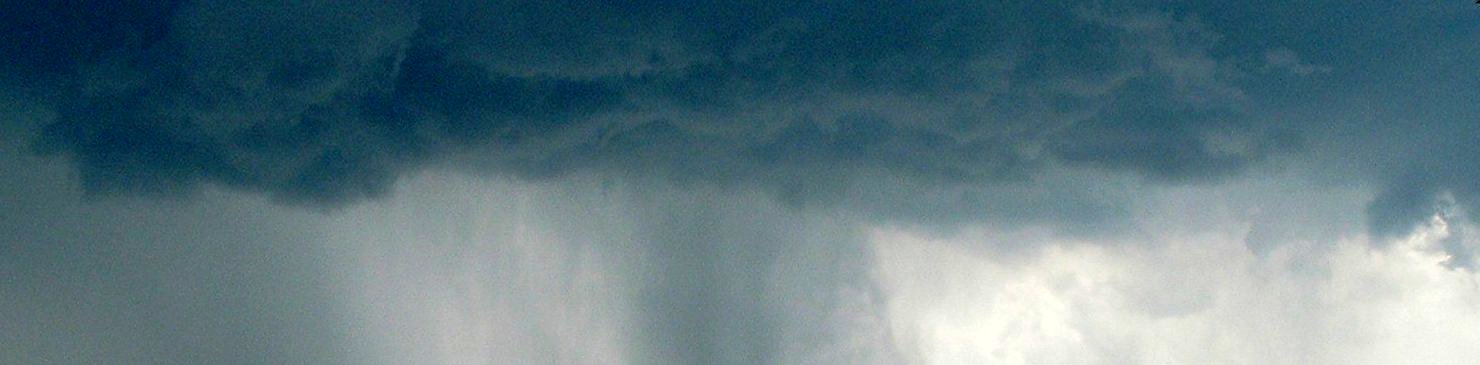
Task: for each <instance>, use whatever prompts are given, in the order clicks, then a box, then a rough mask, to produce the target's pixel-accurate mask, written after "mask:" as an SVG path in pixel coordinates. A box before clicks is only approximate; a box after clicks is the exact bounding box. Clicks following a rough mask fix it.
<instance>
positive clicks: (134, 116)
mask: <svg viewBox="0 0 1480 365" xmlns="http://www.w3.org/2000/svg"><path fill="white" fill-rule="evenodd" d="M120 9H127V10H118V11H109V12H102V13H100V14H98V15H93V16H90V17H81V16H59V17H54V18H56V19H55V21H56V22H57V23H58V24H46V25H41V24H28V23H20V24H18V25H15V26H16V27H20V28H22V29H19V30H20V31H25V32H29V34H32V35H33V36H32V37H31V38H27V39H40V40H44V41H45V42H47V43H64V44H65V43H74V44H76V47H58V48H56V49H34V50H33V48H34V47H30V46H29V43H26V44H14V45H9V47H11V48H16V49H23V50H26V51H24V52H19V53H16V54H14V55H12V56H10V57H12V58H15V59H16V61H17V62H15V63H16V64H18V65H21V71H22V72H19V73H18V74H22V75H26V76H28V77H32V76H34V75H41V76H34V77H38V78H39V77H43V76H44V77H46V78H45V80H47V82H44V83H40V84H37V83H29V84H28V83H24V82H22V83H19V84H20V85H23V86H31V87H30V88H28V89H27V90H31V91H32V92H35V93H40V94H42V95H44V96H45V97H44V98H43V99H45V100H47V102H48V103H47V104H46V105H48V106H49V107H50V108H51V109H53V110H55V114H56V118H55V120H54V121H52V122H51V123H49V124H47V125H46V126H45V127H44V128H43V129H42V130H41V131H40V132H39V137H38V139H37V146H38V149H39V150H40V151H43V152H44V153H47V154H52V155H60V156H65V158H67V159H68V160H70V161H71V162H72V164H73V165H74V166H76V167H77V168H78V170H79V171H80V172H81V174H80V175H81V178H82V179H83V181H84V182H85V186H86V187H87V188H88V189H89V190H90V191H94V192H115V193H116V192H149V193H176V192H182V191H183V192H188V191H192V190H195V189H197V188H198V187H199V186H201V185H203V184H204V185H216V186H226V187H231V188H234V189H241V190H247V191H257V192H263V193H266V194H268V195H271V196H273V197H276V198H278V199H280V200H282V201H287V202H293V203H300V204H316V205H328V206H341V205H343V204H345V203H350V202H355V201H359V200H363V199H366V198H372V197H378V196H382V195H385V194H388V193H389V192H390V190H391V187H392V186H393V185H394V181H396V180H397V179H398V178H400V177H402V176H405V175H407V174H412V173H416V172H417V171H421V170H424V169H427V168H432V167H439V168H440V167H449V166H450V167H452V168H455V169H465V170H471V171H477V172H491V173H495V174H512V175H517V176H525V177H535V178H538V177H549V176H559V175H563V174H568V173H571V172H573V171H602V172H604V173H609V174H616V175H638V176H644V177H648V176H659V177H662V178H665V179H670V180H677V181H690V182H703V183H717V184H720V185H735V184H739V185H742V186H746V185H749V186H762V187H763V188H764V190H769V191H772V192H773V194H777V196H779V197H781V198H782V199H784V200H790V201H795V202H802V203H807V202H811V203H816V202H821V203H824V204H838V203H839V202H837V201H836V198H834V197H839V196H843V197H846V196H850V194H848V193H846V191H847V189H848V186H849V185H851V184H855V183H867V181H878V180H877V179H881V178H882V179H901V180H903V181H905V182H906V184H909V185H915V186H919V188H917V189H901V190H900V191H898V192H891V195H896V196H897V197H894V198H893V199H895V200H909V199H910V198H909V197H911V196H912V195H914V194H920V192H919V191H917V190H931V189H957V188H958V187H969V188H970V189H972V190H978V192H973V193H972V194H975V195H978V196H980V195H982V194H988V193H986V192H979V191H980V190H984V189H992V188H995V187H997V186H1008V185H1011V184H1034V183H1036V182H1035V181H1034V180H1033V179H1034V176H1035V175H1037V174H1039V172H1040V171H1042V170H1043V169H1044V168H1045V167H1046V166H1054V165H1067V166H1072V167H1088V168H1097V169H1104V170H1107V171H1112V172H1113V171H1129V172H1132V173H1134V174H1137V175H1142V176H1146V177H1148V178H1151V179H1155V180H1170V181H1189V180H1191V181H1202V180H1209V179H1218V178H1222V177H1226V176H1228V175H1231V174H1236V173H1237V172H1239V171H1242V170H1244V169H1245V168H1247V167H1248V166H1249V165H1250V164H1253V163H1257V162H1259V161H1263V160H1266V159H1267V158H1268V156H1270V155H1272V154H1277V153H1281V152H1288V151H1292V150H1294V149H1297V148H1298V147H1299V146H1300V143H1299V138H1298V136H1296V135H1295V134H1292V133H1289V132H1287V131H1283V130H1282V129H1281V128H1280V127H1279V126H1277V125H1273V124H1269V123H1266V122H1263V121H1262V120H1261V119H1257V118H1251V117H1250V116H1249V108H1250V107H1251V106H1252V104H1251V101H1250V100H1248V98H1247V97H1246V96H1245V95H1244V92H1243V91H1242V90H1240V87H1239V86H1238V85H1237V83H1236V82H1235V81H1236V80H1237V79H1238V78H1240V77H1248V76H1249V75H1253V74H1252V73H1250V72H1249V71H1251V70H1249V69H1244V68H1242V67H1241V66H1239V65H1237V64H1236V63H1233V62H1229V60H1228V59H1222V58H1224V57H1222V56H1219V55H1216V54H1215V53H1213V52H1211V49H1212V47H1213V46H1215V45H1216V44H1217V41H1218V39H1217V38H1218V37H1217V33H1216V32H1214V31H1212V30H1210V29H1207V27H1206V26H1204V25H1203V24H1201V23H1200V22H1199V21H1197V20H1196V19H1195V18H1192V17H1189V16H1185V15H1179V14H1174V13H1165V12H1158V11H1154V10H1144V11H1136V12H1127V11H1113V12H1112V11H1108V10H1099V9H1097V8H1092V7H1080V6H1063V5H1042V4H1035V5H1019V4H995V3H980V2H950V1H941V2H924V3H910V4H868V3H836V2H809V3H803V4H793V5H786V6H780V5H775V6H771V5H761V4H726V3H704V2H700V3H694V4H687V3H685V4H669V3H662V2H654V3H642V2H639V3H607V2H580V1H577V2H561V3H544V2H535V3H523V2H512V3H500V4H483V3H481V2H455V1H454V2H374V3H371V4H362V3H355V4H349V3H340V2H334V1H311V2H292V3H288V2H283V3H275V2H267V3H253V4H235V3H224V2H212V1H201V2H188V3H181V4H161V5H156V6H153V7H150V8H147V9H148V10H149V11H142V10H139V9H133V8H129V7H121V8H120ZM136 10H137V11H136ZM26 11H28V12H50V11H56V10H49V9H46V8H37V9H29V10H26ZM65 14H66V13H63V15H65ZM735 14H746V16H743V17H740V16H734V15H735ZM21 15H30V14H21ZM93 17H98V18H100V19H93ZM1025 19H1032V20H1031V21H1025ZM84 23H86V24H87V26H91V27H96V28H100V29H97V30H95V32H101V33H103V34H105V35H106V36H96V37H83V36H82V35H79V34H78V33H76V32H78V31H80V30H82V29H88V28H84ZM99 24H101V25H99ZM80 39H86V40H87V41H86V42H83V41H81V40H80ZM860 181H865V182H860ZM885 181H887V180H885ZM1055 204H1076V203H1065V202H1048V203H1047V204H1043V202H1040V203H1034V204H1027V205H1055Z"/></svg>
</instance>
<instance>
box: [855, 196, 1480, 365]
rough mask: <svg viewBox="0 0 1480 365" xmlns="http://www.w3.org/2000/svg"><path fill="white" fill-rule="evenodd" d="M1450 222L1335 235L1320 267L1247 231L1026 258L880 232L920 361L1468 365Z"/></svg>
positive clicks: (1468, 286) (1057, 248)
mask: <svg viewBox="0 0 1480 365" xmlns="http://www.w3.org/2000/svg"><path fill="white" fill-rule="evenodd" d="M1445 225H1446V222H1444V221H1443V220H1442V219H1440V218H1436V220H1435V223H1434V224H1432V225H1430V226H1429V227H1428V228H1427V229H1425V230H1423V231H1421V232H1420V233H1418V234H1416V235H1415V236H1414V237H1412V238H1410V239H1408V240H1406V241H1405V242H1403V243H1402V244H1398V245H1392V246H1389V247H1386V248H1375V247H1376V246H1373V245H1371V244H1369V243H1368V242H1367V241H1366V238H1365V237H1363V236H1360V235H1357V236H1353V237H1346V238H1341V239H1338V240H1337V241H1338V242H1336V243H1335V244H1334V246H1333V247H1331V248H1330V249H1329V251H1326V253H1325V255H1324V256H1321V257H1320V258H1319V259H1317V260H1315V261H1316V263H1315V265H1317V266H1319V268H1318V269H1316V270H1311V269H1310V268H1308V267H1302V265H1306V264H1305V263H1302V262H1301V261H1303V260H1306V259H1303V258H1302V256H1308V255H1309V253H1302V252H1299V251H1300V250H1303V248H1301V247H1299V246H1293V245H1291V246H1281V247H1279V248H1276V249H1275V250H1274V251H1272V252H1270V253H1269V254H1267V255H1266V256H1263V257H1260V256H1257V255H1255V254H1253V253H1252V252H1251V251H1249V250H1248V249H1247V248H1246V246H1245V244H1244V242H1243V241H1244V240H1243V238H1244V237H1242V233H1240V232H1239V231H1236V230H1227V231H1223V232H1214V233H1211V234H1206V235H1198V236H1195V237H1187V238H1182V239H1171V240H1168V242H1164V243H1161V244H1155V245H1144V244H1143V245H1137V244H1120V245H1104V244H1099V245H1085V244H1075V243H1063V244H1057V245H1051V246H1049V247H1046V248H1044V249H1042V250H1041V251H1040V252H1038V253H1037V254H1035V255H1031V257H1028V258H1026V259H1024V258H1016V259H1004V258H1000V257H991V255H989V254H983V253H982V252H976V251H970V250H966V249H963V247H979V246H980V245H981V244H983V243H982V242H969V241H972V240H973V238H972V237H983V236H988V232H980V231H977V232H972V233H969V234H963V235H960V236H957V237H952V238H946V239H927V238H921V237H920V236H918V235H915V234H912V233H910V232H905V231H900V230H894V229H879V230H876V231H875V232H874V233H873V234H872V237H873V240H874V242H875V246H876V247H877V249H878V259H879V265H880V266H879V268H880V270H879V276H880V280H881V281H882V282H883V286H884V288H885V290H886V291H887V292H888V296H889V299H888V303H889V313H890V321H891V325H892V326H893V333H894V334H895V335H896V342H897V343H898V344H899V346H898V347H900V348H901V350H902V351H903V352H905V353H907V354H909V356H910V357H911V358H912V359H913V360H916V361H917V362H920V363H930V364H975V363H998V364H1045V363H1047V364H1056V363H1069V364H1085V363H1146V364H1181V363H1209V364H1219V363H1223V364H1245V363H1268V364H1312V363H1339V364H1369V363H1370V364H1392V363H1425V364H1461V363H1467V362H1470V361H1473V359H1475V358H1477V357H1480V348H1476V347H1475V346H1472V345H1471V344H1474V343H1477V341H1480V304H1477V303H1480V287H1477V285H1476V283H1477V279H1480V276H1476V275H1475V274H1474V273H1472V272H1470V271H1466V270H1452V269H1449V268H1446V267H1445V266H1443V265H1441V264H1440V263H1441V262H1442V261H1443V260H1444V259H1445V258H1446V256H1445V255H1444V254H1443V253H1442V250H1438V249H1436V246H1437V245H1439V244H1440V241H1441V240H1442V239H1443V238H1444V237H1445V236H1446V235H1447V233H1446V232H1447V227H1446V226H1445ZM963 241H964V242H963Z"/></svg>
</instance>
